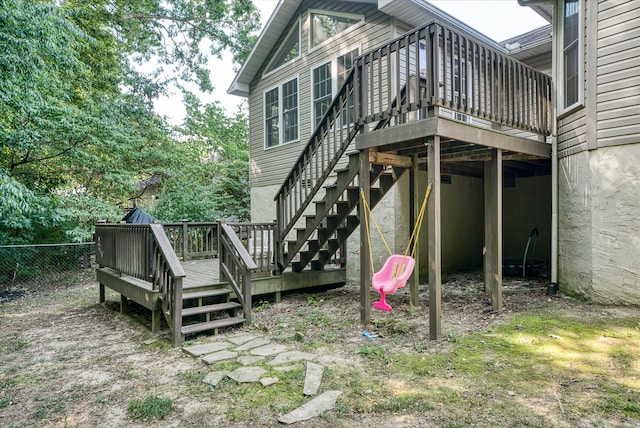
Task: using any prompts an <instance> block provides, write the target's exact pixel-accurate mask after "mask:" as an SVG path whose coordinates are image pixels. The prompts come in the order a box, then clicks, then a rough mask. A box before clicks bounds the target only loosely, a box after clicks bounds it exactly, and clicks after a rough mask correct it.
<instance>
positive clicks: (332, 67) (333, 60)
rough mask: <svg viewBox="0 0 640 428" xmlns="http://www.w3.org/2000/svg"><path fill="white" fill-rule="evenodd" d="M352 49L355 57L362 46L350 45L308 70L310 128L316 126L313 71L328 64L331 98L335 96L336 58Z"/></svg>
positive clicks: (336, 84) (336, 85) (336, 89)
mask: <svg viewBox="0 0 640 428" xmlns="http://www.w3.org/2000/svg"><path fill="white" fill-rule="evenodd" d="M354 50H357V51H358V54H357V55H356V57H358V56H360V55H361V53H360V52H362V47H361V46H360V45H355V46H350V47H348V48H346V49H343V50H341V51H340V52H339V53H338V54H337V55H336V56H335V57H334V58H331V60H329V61H322V62H319V63H317V64H315V65H314V66H313V67H311V69H310V71H309V82H311V128H312V129H315V128H316V111H315V101H316V100H315V98H314V95H313V87H314V85H315V81H314V80H313V72H314V71H315V70H316V69H318V68H319V67H323V66H324V65H326V64H327V63H329V64H330V65H329V71H330V73H331V100H333V98H334V97H335V96H336V93H337V92H338V89H340V88H339V87H338V58H340V57H341V56H344V55H346V54H348V53H350V52H352V51H354Z"/></svg>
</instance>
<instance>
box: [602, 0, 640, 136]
mask: <svg viewBox="0 0 640 428" xmlns="http://www.w3.org/2000/svg"><path fill="white" fill-rule="evenodd" d="M593 30H595V29H592V31H593ZM597 35H598V60H597V92H596V101H597V137H598V146H599V147H606V146H612V145H619V144H631V143H640V108H639V107H638V102H639V101H640V2H638V1H621V0H617V1H611V0H608V1H604V0H600V1H599V2H598V28H597Z"/></svg>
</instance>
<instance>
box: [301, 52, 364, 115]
mask: <svg viewBox="0 0 640 428" xmlns="http://www.w3.org/2000/svg"><path fill="white" fill-rule="evenodd" d="M358 52H359V49H358V48H356V49H353V50H351V51H349V52H347V53H346V54H344V55H340V56H339V57H337V58H336V59H335V61H329V62H326V63H324V64H322V65H320V66H319V67H316V68H314V69H313V70H312V71H311V80H312V88H313V89H312V96H313V124H314V126H318V123H320V120H321V119H322V117H323V116H324V114H325V113H326V112H327V110H328V109H329V106H330V105H331V102H332V101H333V95H334V93H337V91H338V90H339V89H340V87H341V86H342V85H343V84H344V82H345V80H346V79H347V76H348V75H349V71H351V68H352V67H353V62H354V60H355V59H356V57H357V56H358ZM353 104H354V102H353V96H350V97H349V106H348V109H349V110H352V109H353V108H354V107H353ZM349 113H350V114H353V111H349ZM342 114H343V115H345V116H346V115H347V108H345V109H343V111H342ZM343 121H344V122H345V123H346V120H344V119H343Z"/></svg>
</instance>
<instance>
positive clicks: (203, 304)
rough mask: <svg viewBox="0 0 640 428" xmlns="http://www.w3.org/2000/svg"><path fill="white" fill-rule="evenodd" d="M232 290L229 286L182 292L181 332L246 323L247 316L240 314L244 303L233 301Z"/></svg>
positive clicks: (195, 331) (216, 330)
mask: <svg viewBox="0 0 640 428" xmlns="http://www.w3.org/2000/svg"><path fill="white" fill-rule="evenodd" d="M231 293H232V291H231V290H230V289H228V288H217V289H213V290H207V289H204V290H197V289H196V290H185V292H184V293H183V294H182V328H181V334H182V335H187V334H194V333H199V332H201V331H213V333H214V334H218V329H220V328H223V327H230V326H233V325H238V324H244V322H245V321H246V320H245V317H244V316H239V315H238V312H239V311H242V304H240V303H238V302H233V301H231Z"/></svg>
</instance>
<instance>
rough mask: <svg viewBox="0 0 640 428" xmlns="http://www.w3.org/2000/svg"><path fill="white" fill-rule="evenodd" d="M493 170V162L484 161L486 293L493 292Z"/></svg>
mask: <svg viewBox="0 0 640 428" xmlns="http://www.w3.org/2000/svg"><path fill="white" fill-rule="evenodd" d="M492 172H493V171H492V168H491V160H487V161H484V248H483V249H482V255H483V274H484V275H483V278H484V292H485V293H491V291H492V290H493V260H492V257H493V255H494V253H495V249H494V248H493V247H492V245H493V239H492V237H493V225H494V222H493V220H492V217H491V216H492V215H493V208H492V200H491V198H492V195H493V191H492V189H493V188H492V184H493V179H492V176H491V174H492Z"/></svg>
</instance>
